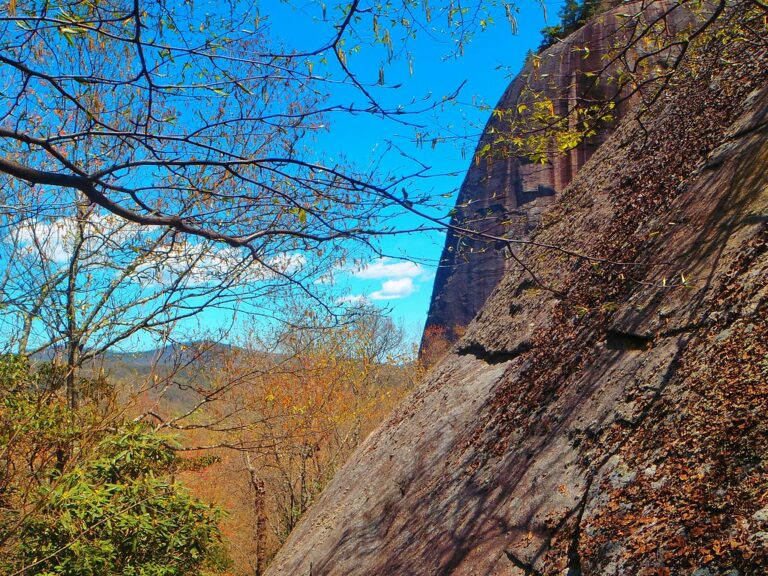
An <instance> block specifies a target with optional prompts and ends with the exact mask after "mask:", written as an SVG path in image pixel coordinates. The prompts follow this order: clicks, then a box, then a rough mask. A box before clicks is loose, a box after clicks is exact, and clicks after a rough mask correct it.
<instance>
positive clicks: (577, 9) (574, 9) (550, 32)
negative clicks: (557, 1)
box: [539, 0, 600, 52]
mask: <svg viewBox="0 0 768 576" xmlns="http://www.w3.org/2000/svg"><path fill="white" fill-rule="evenodd" d="M599 10H600V1H599V0H582V1H581V2H579V1H578V0H566V2H565V4H563V6H562V7H561V8H560V11H559V12H558V13H557V15H558V17H559V18H560V24H557V25H555V26H546V27H545V28H542V30H541V34H542V36H543V37H544V38H543V39H542V40H541V44H539V52H541V51H543V50H546V49H547V48H549V47H550V46H552V45H553V44H554V43H555V42H557V41H558V40H561V39H563V38H565V37H566V36H568V35H569V34H570V33H571V32H574V31H576V30H578V29H579V28H581V27H582V26H584V24H586V23H587V22H588V21H589V19H590V18H592V16H594V15H595V14H597V13H598V11H599Z"/></svg>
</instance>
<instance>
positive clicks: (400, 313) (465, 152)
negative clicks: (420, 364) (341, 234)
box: [270, 0, 562, 339]
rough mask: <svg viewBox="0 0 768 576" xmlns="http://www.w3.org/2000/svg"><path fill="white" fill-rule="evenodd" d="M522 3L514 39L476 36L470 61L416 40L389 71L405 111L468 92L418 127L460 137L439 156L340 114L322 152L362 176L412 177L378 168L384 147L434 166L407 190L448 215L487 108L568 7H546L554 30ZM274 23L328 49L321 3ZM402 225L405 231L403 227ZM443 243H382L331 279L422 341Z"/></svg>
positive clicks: (368, 54) (279, 31) (376, 58)
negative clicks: (369, 169) (415, 102)
mask: <svg viewBox="0 0 768 576" xmlns="http://www.w3.org/2000/svg"><path fill="white" fill-rule="evenodd" d="M518 4H519V6H518V9H519V11H518V13H517V14H516V19H517V24H518V30H517V34H513V33H512V29H511V26H510V24H509V23H508V22H507V20H506V19H504V18H499V17H497V18H496V22H495V24H494V25H491V26H488V27H487V28H486V29H485V30H484V31H482V32H478V33H477V34H476V35H475V36H474V38H473V40H472V41H471V42H470V43H468V44H467V45H466V46H465V48H464V53H463V55H462V56H459V57H455V58H451V57H445V54H446V53H447V52H449V51H450V50H451V46H450V45H449V44H446V43H442V42H439V41H438V42H435V41H434V39H429V38H426V37H425V36H422V37H417V39H416V41H413V42H411V43H410V44H409V45H408V51H409V52H410V56H411V57H410V59H409V58H407V57H402V58H401V59H400V60H395V61H394V62H393V63H392V64H391V65H389V66H388V67H386V68H385V70H386V79H385V81H386V84H387V85H395V84H402V87H400V88H398V89H393V90H391V92H389V93H388V92H386V91H384V98H391V101H392V102H399V101H403V102H408V101H410V100H411V99H414V98H415V99H420V98H422V97H426V96H427V95H429V94H431V95H433V96H438V97H439V96H440V95H445V94H451V93H453V92H454V91H455V90H456V89H457V88H458V87H459V86H460V85H462V83H463V84H464V85H463V88H462V90H461V92H460V94H459V98H458V100H457V101H456V102H455V103H451V104H448V105H446V106H445V107H443V108H442V109H441V110H439V111H438V112H437V113H436V114H435V115H427V116H426V117H422V118H419V121H420V122H422V123H424V124H425V125H426V128H425V129H424V130H423V132H425V133H428V134H429V135H430V136H435V135H440V134H445V133H446V130H447V131H448V132H447V133H450V134H452V135H455V136H458V138H456V139H455V140H453V141H452V142H442V141H441V142H439V143H438V144H437V145H436V146H435V147H434V149H433V148H432V146H431V144H426V145H423V146H417V145H416V142H415V141H414V140H415V138H414V130H413V129H411V128H407V127H399V126H397V125H393V123H391V122H381V121H378V120H376V119H374V118H371V117H369V116H365V115H356V116H351V115H343V116H337V117H334V118H331V119H330V122H329V131H328V132H327V133H324V134H321V135H320V136H318V140H317V143H316V145H317V146H318V147H319V148H322V149H323V151H324V152H325V153H328V154H331V155H334V154H340V155H342V154H343V155H345V156H346V157H347V158H348V159H349V160H350V161H352V162H353V163H355V164H356V165H359V166H362V167H365V166H371V165H373V164H375V163H377V162H381V166H380V168H381V169H383V170H385V171H391V172H395V173H398V172H403V171H408V170H412V165H411V166H409V162H408V161H406V160H404V159H403V158H402V157H401V156H398V155H397V154H390V155H388V156H385V158H384V160H383V161H382V160H381V154H382V152H383V150H385V149H386V148H387V142H388V141H393V142H395V143H396V144H397V145H398V146H399V147H401V149H402V150H403V151H404V152H406V153H407V154H409V155H412V156H413V157H415V158H417V159H418V160H419V161H420V162H423V163H424V164H426V165H428V166H430V171H429V174H430V176H429V177H428V178H425V179H421V178H420V179H418V180H415V181H412V182H411V183H410V184H409V195H410V196H411V197H413V196H418V195H419V193H428V194H429V195H430V196H432V197H433V198H436V199H439V200H440V201H441V202H442V204H443V207H444V210H445V212H447V211H448V209H450V207H451V206H452V205H453V203H454V201H455V192H456V191H457V189H458V187H459V186H460V185H461V182H462V180H463V177H464V173H465V171H466V170H467V168H468V166H469V163H470V162H471V158H472V152H473V150H474V147H475V144H476V142H477V138H478V137H479V135H480V132H481V131H482V126H483V125H484V123H485V121H486V120H487V118H488V116H489V110H488V109H487V106H491V107H492V106H494V105H495V103H496V102H497V100H498V99H499V98H500V97H501V95H502V93H503V91H504V89H505V88H506V86H507V85H508V83H509V82H510V80H511V77H512V76H513V75H514V74H515V73H517V72H518V71H519V69H520V68H521V66H522V63H523V60H524V58H525V54H526V52H527V51H528V50H529V49H534V50H535V49H536V47H537V46H538V44H539V42H540V41H541V36H540V32H539V31H540V30H541V28H542V27H543V26H545V25H546V24H547V23H549V24H552V23H553V22H554V21H556V19H557V16H556V15H557V12H558V9H559V7H560V5H561V4H562V2H546V3H545V6H546V11H547V16H548V22H547V21H545V15H544V11H543V10H542V7H541V5H540V3H539V2H537V1H535V0H521V1H520V2H519V3H518ZM502 14H503V12H502ZM270 18H271V27H272V32H273V33H274V34H276V35H277V36H278V37H283V38H284V39H285V42H286V43H287V44H290V45H294V46H295V45H296V44H297V40H299V39H301V41H300V42H298V44H299V45H300V46H301V45H302V44H303V43H306V44H305V45H306V46H307V47H310V46H312V45H316V44H317V43H318V42H319V41H321V40H322V38H321V37H320V36H319V35H317V30H318V29H320V30H323V28H322V27H320V28H317V27H314V26H313V25H312V19H313V18H316V19H320V18H321V8H320V4H319V3H314V2H312V3H307V4H306V5H302V6H299V7H296V8H294V9H291V8H288V7H286V6H284V5H283V6H282V8H280V9H279V10H277V11H276V12H273V13H272V15H271V16H270ZM385 60H386V55H384V54H383V52H382V50H378V51H377V50H375V49H371V48H368V49H365V50H361V52H360V53H359V54H351V55H350V56H349V63H350V66H351V67H353V68H354V69H355V70H357V71H361V70H362V71H363V72H362V75H363V76H364V75H365V71H366V69H370V71H371V74H374V73H375V72H376V71H377V70H378V69H379V67H380V66H381V65H382V63H385V62H384V61H385ZM409 61H410V64H409ZM385 64H386V63H385ZM411 70H412V73H411ZM484 106H485V107H484ZM420 131H422V130H421V129H420ZM427 141H428V142H429V140H427ZM449 195H450V196H449ZM446 196H449V197H446ZM445 212H444V213H445ZM413 223H414V224H415V223H416V221H415V220H414V221H413ZM400 224H401V225H403V226H406V225H407V224H405V223H404V222H402V221H401V222H400ZM443 239H444V235H443V234H438V233H433V234H418V235H406V236H396V237H392V238H387V239H384V240H382V242H381V249H382V250H383V251H384V252H385V253H386V254H388V255H389V257H387V258H383V259H382V258H376V257H375V256H374V255H369V256H368V257H367V258H364V261H363V262H360V263H358V265H357V266H354V265H350V266H348V267H347V268H346V269H343V270H340V271H339V273H338V274H336V275H335V276H334V281H335V283H336V286H337V287H338V288H339V289H340V290H341V291H343V292H344V293H345V294H347V297H348V298H350V299H359V298H367V299H368V300H369V301H371V302H372V303H373V304H376V305H378V306H383V307H385V308H387V309H389V310H390V311H391V314H392V316H393V318H395V319H396V320H398V321H400V322H402V323H403V324H404V326H405V327H406V329H407V330H408V331H409V333H410V335H411V337H412V338H414V339H418V337H419V336H420V333H421V330H422V328H423V325H424V322H425V320H426V314H427V310H428V307H429V299H430V296H431V293H432V284H433V279H434V273H435V265H436V263H437V260H438V258H439V255H440V251H441V249H442V245H443ZM399 258H402V259H399Z"/></svg>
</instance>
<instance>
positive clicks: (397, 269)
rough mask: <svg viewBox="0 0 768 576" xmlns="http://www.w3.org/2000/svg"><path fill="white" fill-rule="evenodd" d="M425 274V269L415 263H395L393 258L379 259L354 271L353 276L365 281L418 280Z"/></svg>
mask: <svg viewBox="0 0 768 576" xmlns="http://www.w3.org/2000/svg"><path fill="white" fill-rule="evenodd" d="M423 273H424V268H423V267H422V266H421V265H420V264H416V263H414V262H404V261H399V262H398V261H394V260H392V258H378V259H376V260H373V261H371V262H369V263H368V264H366V265H365V266H363V267H361V268H358V269H357V270H353V271H352V276H354V277H356V278H362V279H364V280H376V279H378V278H416V277H417V276H421V275H422V274H423Z"/></svg>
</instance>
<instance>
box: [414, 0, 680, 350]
mask: <svg viewBox="0 0 768 576" xmlns="http://www.w3.org/2000/svg"><path fill="white" fill-rule="evenodd" d="M673 4H674V2H671V1H658V2H652V3H650V5H649V6H648V7H647V9H646V15H647V16H646V17H647V19H649V20H652V19H657V18H659V19H661V20H662V21H663V22H664V23H665V25H666V26H667V27H668V28H669V30H670V32H675V31H676V30H677V29H679V28H680V27H681V26H683V25H684V24H685V23H687V22H688V20H689V19H688V17H687V15H686V14H685V13H684V12H683V11H682V10H674V11H672V12H671V13H670V14H669V15H668V16H664V14H665V12H666V11H667V10H669V8H670V6H672V5H673ZM638 7H639V3H634V4H630V5H628V6H622V7H621V8H619V9H614V10H610V11H608V12H606V13H604V14H602V15H600V16H599V17H597V18H595V19H594V20H593V21H592V22H590V23H588V24H587V25H585V26H584V27H582V28H581V29H579V30H577V31H576V32H574V33H573V34H572V35H570V36H569V37H568V38H566V39H565V40H564V41H563V42H560V43H558V44H556V45H555V46H552V47H551V48H549V49H548V50H546V51H544V52H543V53H542V54H540V55H539V57H538V58H536V59H535V61H532V62H529V63H528V64H527V65H526V66H525V68H524V69H523V70H522V72H521V73H520V74H519V75H518V77H517V78H516V79H515V80H514V81H513V82H512V83H511V84H510V86H509V87H508V88H507V90H506V91H505V92H504V95H503V96H502V97H501V99H500V100H499V103H498V104H497V105H496V108H495V110H498V111H502V114H501V115H494V116H493V117H492V118H491V120H489V122H488V124H487V126H486V128H485V131H484V135H483V137H482V138H481V140H480V142H479V144H478V147H477V151H476V153H475V156H474V160H473V162H472V164H471V166H470V167H469V170H468V172H467V175H466V177H465V179H464V182H463V184H462V186H461V190H460V191H459V196H458V199H457V204H456V208H455V210H454V215H453V217H452V220H451V224H452V225H454V226H460V227H463V228H468V229H471V230H476V231H480V232H484V233H486V234H491V235H494V236H502V237H505V238H512V239H524V238H526V237H528V235H529V234H530V232H531V231H532V230H533V229H534V228H535V227H536V225H537V224H538V222H539V220H540V218H541V213H542V211H543V210H544V209H545V208H546V207H547V206H548V205H549V204H551V203H552V201H553V200H554V198H555V195H556V194H557V193H559V192H561V191H562V190H564V189H565V187H566V186H567V185H568V184H569V183H570V182H571V180H573V178H574V176H575V175H576V174H577V173H578V171H579V169H580V168H581V167H582V166H583V165H584V164H585V163H586V161H587V160H589V158H590V157H591V156H592V154H593V153H594V152H595V150H597V148H598V147H599V146H600V145H601V144H602V143H603V142H605V140H606V139H607V138H608V136H610V134H611V133H612V132H613V130H614V128H615V126H616V125H617V122H618V121H619V120H620V119H621V118H623V117H624V116H625V115H626V112H627V110H629V109H630V108H631V107H632V105H631V104H630V102H621V103H620V104H619V105H618V107H617V109H616V110H615V111H614V113H613V116H614V117H615V119H616V122H614V123H610V124H609V123H605V124H603V125H602V127H601V128H600V129H599V131H598V133H597V134H596V135H595V136H593V137H591V138H589V139H588V140H586V141H585V142H583V143H582V144H581V145H579V146H578V147H577V148H574V149H572V150H570V151H569V152H567V153H565V154H552V155H551V160H550V161H549V162H547V163H545V164H540V163H532V162H531V161H529V160H527V159H526V158H525V157H514V156H509V155H505V156H504V157H494V154H493V152H492V151H493V142H494V140H495V138H496V135H498V134H499V133H508V132H509V130H508V128H507V126H506V124H508V119H509V115H510V114H512V115H513V116H519V114H517V110H518V106H519V105H520V104H525V103H530V99H531V96H532V95H533V94H536V95H538V96H539V97H541V95H545V96H546V97H547V98H549V99H550V100H551V101H552V104H553V109H554V112H555V113H556V114H558V115H560V116H565V115H567V113H568V110H569V109H571V108H573V107H575V106H577V105H585V104H588V103H590V102H605V101H608V100H616V101H621V99H622V96H623V95H621V94H618V95H617V94H615V91H616V85H615V84H613V83H608V82H599V83H598V82H596V81H595V76H594V75H593V73H596V72H598V71H601V70H602V69H603V68H604V67H606V65H607V64H606V56H607V55H608V54H609V53H611V51H613V43H614V42H615V41H616V40H617V37H618V36H619V35H620V34H624V33H626V28H627V19H626V13H627V11H630V12H631V11H632V10H633V9H636V8H638ZM585 47H588V50H585V49H584V48H585ZM489 147H490V149H489ZM483 149H486V150H490V154H480V151H481V150H483ZM505 266H506V258H505V249H504V244H503V243H499V242H496V243H494V242H493V241H488V240H485V239H479V238H471V237H467V236H466V235H462V234H460V233H458V232H455V231H449V233H448V234H447V237H446V241H445V246H444V248H443V252H442V255H441V257H440V266H439V268H438V271H437V274H436V277H435V283H434V287H433V292H432V299H431V301H430V308H429V313H428V315H427V322H426V327H425V333H426V334H429V333H430V331H431V330H433V329H434V328H440V329H442V330H443V331H444V332H445V333H446V336H447V337H448V339H449V340H451V341H455V340H456V339H458V336H459V335H460V334H461V333H462V332H463V329H464V328H465V327H466V326H467V325H468V324H469V323H470V321H471V320H472V319H473V318H474V317H475V315H476V314H477V313H478V312H479V311H480V308H481V307H482V305H483V304H484V303H485V301H486V299H487V298H488V296H489V295H490V294H491V292H492V291H493V289H494V288H495V287H496V284H498V282H499V280H500V279H501V277H502V275H503V273H504V270H505Z"/></svg>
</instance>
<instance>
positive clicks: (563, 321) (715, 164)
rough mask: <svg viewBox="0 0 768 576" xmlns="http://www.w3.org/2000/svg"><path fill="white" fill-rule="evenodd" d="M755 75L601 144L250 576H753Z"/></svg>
mask: <svg viewBox="0 0 768 576" xmlns="http://www.w3.org/2000/svg"><path fill="white" fill-rule="evenodd" d="M732 49H733V48H732ZM726 56H727V57H726ZM767 64H768V58H767V57H766V54H765V52H764V51H763V49H761V48H759V47H750V48H749V49H744V50H742V51H740V52H738V53H735V54H734V53H731V54H728V55H720V54H715V55H712V57H711V59H709V60H706V61H704V62H702V63H701V66H703V67H704V69H705V70H707V73H706V74H698V75H695V76H694V77H693V79H690V80H688V81H687V83H686V84H684V85H680V86H677V87H676V88H675V90H674V91H671V92H668V93H667V96H666V99H665V100H664V101H660V102H658V103H657V106H656V107H655V108H654V111H655V112H653V113H649V114H648V115H647V116H646V117H645V118H644V120H643V126H642V127H641V126H640V125H639V124H638V123H637V122H634V121H630V120H628V121H626V122H624V123H623V124H622V125H621V126H620V127H619V128H618V129H617V130H616V132H615V133H614V134H613V135H612V136H611V138H610V139H609V140H608V141H607V142H606V143H605V144H604V145H603V146H601V147H600V149H599V150H598V151H597V152H596V153H595V154H594V155H593V156H592V158H591V159H590V160H589V161H588V162H587V164H586V165H585V166H584V168H583V169H582V170H581V171H580V172H579V175H578V176H577V177H576V178H575V179H574V181H573V182H572V184H571V185H570V186H569V187H568V188H567V189H566V190H565V191H564V192H563V193H562V195H561V196H560V197H559V198H558V200H557V201H556V203H555V204H553V206H552V208H551V210H549V211H548V212H547V213H546V214H545V215H544V216H543V217H542V221H541V224H540V226H539V227H538V229H537V231H536V232H535V234H534V236H533V239H534V240H535V241H536V242H538V243H542V244H557V245H559V246H561V247H562V248H563V250H564V251H558V250H543V249H541V248H536V247H534V246H531V247H528V248H526V249H525V250H522V251H521V252H520V253H519V257H520V258H521V260H522V261H524V262H525V263H526V266H527V268H528V270H523V269H521V268H514V267H510V269H509V270H508V271H507V273H506V274H505V276H504V278H503V280H502V281H501V282H500V284H499V285H498V287H497V288H496V290H495V291H494V293H493V294H492V295H491V297H490V299H489V300H488V303H487V304H486V306H485V307H484V308H483V311H482V312H481V314H480V315H479V316H478V317H477V318H476V319H475V320H474V322H473V323H472V324H471V325H470V326H469V329H468V331H467V334H466V336H465V337H464V338H463V339H462V340H461V341H460V342H459V345H458V347H457V348H456V351H455V353H453V354H452V355H450V356H449V357H447V358H446V359H445V360H444V361H443V362H442V363H441V364H440V365H438V366H437V367H436V368H435V369H434V370H433V371H432V373H431V375H430V377H429V378H427V380H426V381H425V382H424V383H423V384H422V385H421V386H420V387H419V388H418V389H417V390H416V392H415V393H414V394H413V395H412V397H411V398H410V399H409V400H407V401H406V402H405V403H404V404H403V406H402V407H401V408H400V409H399V410H398V411H397V412H396V413H395V414H393V415H392V416H391V418H390V419H389V420H388V421H387V422H386V423H385V424H384V425H383V426H382V427H381V428H379V429H378V430H377V431H376V432H374V433H373V434H371V436H369V438H368V439H367V440H366V441H365V442H364V444H363V445H362V446H361V447H360V449H359V450H358V451H357V452H356V453H355V455H354V456H353V457H352V459H351V460H350V462H348V463H347V464H346V465H345V466H344V467H343V469H342V470H341V471H340V472H339V473H338V474H337V476H336V477H335V479H334V480H333V482H332V483H331V485H330V486H329V487H328V488H327V489H326V491H325V492H324V493H323V494H322V496H321V498H320V500H319V501H318V502H317V503H316V504H315V505H314V506H313V507H312V508H311V510H310V511H309V512H308V514H307V515H306V517H305V518H304V519H303V520H302V522H301V523H300V525H299V526H298V527H297V528H296V530H295V531H294V532H293V533H292V534H291V536H290V538H289V540H288V542H287V543H286V545H285V546H284V548H283V549H282V550H281V551H280V553H279V554H278V556H277V558H276V559H275V561H274V563H273V564H272V566H271V567H270V569H269V574H271V575H274V576H276V575H278V574H280V575H291V576H298V575H310V574H312V575H315V576H317V575H326V574H329V575H352V574H354V575H358V574H359V575H387V574H392V575H401V574H423V575H435V574H462V575H464V574H466V575H470V574H476V575H486V574H488V575H491V574H499V575H501V574H504V575H547V576H549V575H563V576H565V575H568V576H579V575H581V574H598V575H605V576H608V575H616V574H620V575H641V576H642V575H646V576H647V575H677V574H683V575H692V574H695V575H697V576H706V575H710V576H714V575H718V574H730V575H733V576H735V575H736V574H738V575H739V576H757V575H762V574H766V573H768V419H767V418H766V408H767V407H768V170H766V166H768V74H767V73H766V70H768V65H767ZM573 253H580V254H582V255H588V256H589V258H585V257H576V256H574V255H573Z"/></svg>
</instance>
